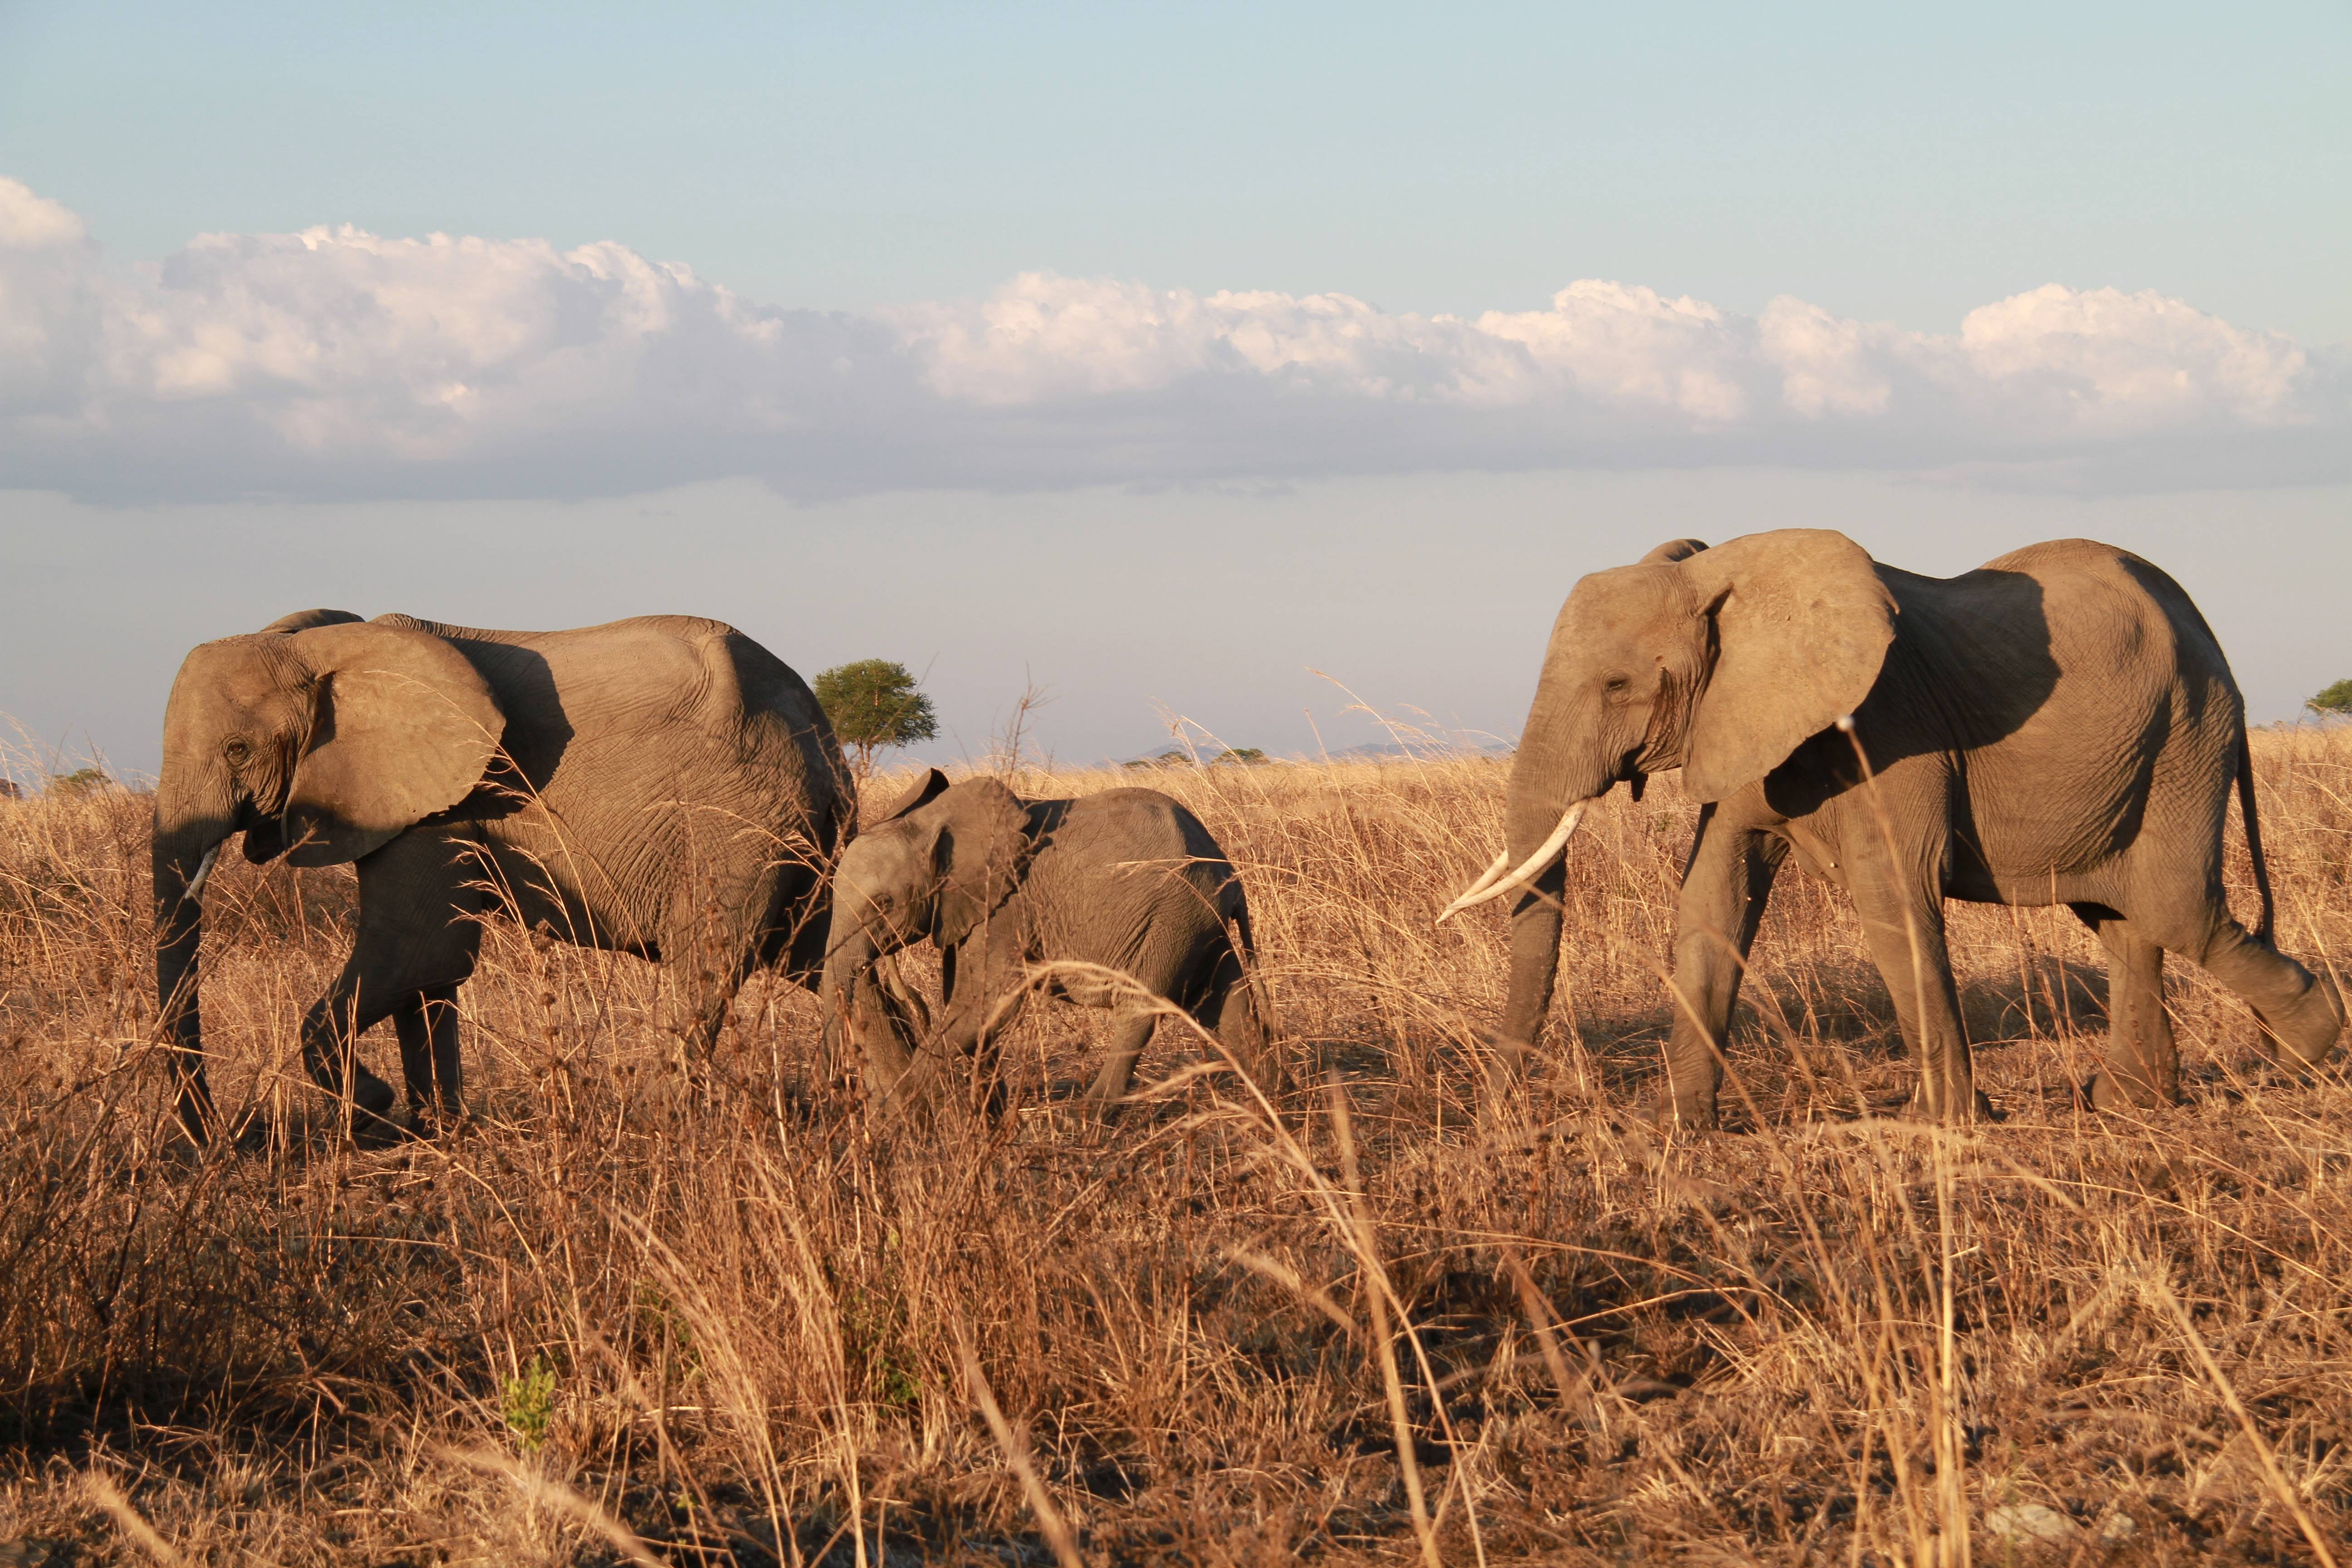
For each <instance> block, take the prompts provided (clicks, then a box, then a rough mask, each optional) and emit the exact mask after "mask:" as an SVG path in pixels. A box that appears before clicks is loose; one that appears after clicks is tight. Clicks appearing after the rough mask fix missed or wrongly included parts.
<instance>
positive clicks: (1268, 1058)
mask: <svg viewBox="0 0 2352 1568" xmlns="http://www.w3.org/2000/svg"><path fill="white" fill-rule="evenodd" d="M1192 1016H1193V1017H1195V1018H1197V1019H1199V1020H1200V1024H1201V1027H1202V1028H1204V1029H1207V1030H1209V1031H1211V1032H1212V1033H1213V1034H1214V1035H1215V1036H1216V1037H1217V1039H1218V1042H1219V1043H1220V1044H1222V1045H1223V1047H1225V1049H1226V1050H1227V1051H1228V1052H1230V1053H1231V1054H1232V1056H1233V1058H1234V1061H1235V1062H1236V1063H1238V1064H1239V1065H1240V1067H1241V1068H1242V1070H1243V1071H1244V1072H1246V1073H1248V1074H1249V1075H1250V1077H1251V1078H1252V1079H1255V1080H1256V1083H1257V1086H1258V1088H1259V1089H1260V1090H1262V1091H1263V1092H1264V1093H1265V1097H1266V1098H1267V1099H1269V1100H1280V1099H1281V1098H1282V1097H1283V1096H1284V1095H1285V1094H1286V1093H1287V1092H1288V1090H1289V1085H1288V1084H1287V1083H1286V1082H1285V1081H1283V1074H1282V1071H1281V1064H1280V1063H1279V1062H1278V1061H1276V1059H1275V1058H1274V1037H1273V1031H1272V1030H1271V1029H1269V1028H1268V1027H1267V1026H1266V1021H1265V1010H1264V1009H1263V1008H1261V1007H1260V1006H1259V1005H1258V994H1257V983H1256V981H1255V979H1254V978H1253V977H1252V976H1251V975H1250V973H1249V972H1248V970H1247V968H1246V967H1245V966H1244V964H1243V963H1242V957H1241V953H1240V952H1239V951H1238V950H1237V949H1236V948H1235V947H1234V943H1233V942H1232V941H1231V939H1227V940H1226V941H1225V942H1223V945H1222V946H1221V947H1220V948H1219V950H1218V952H1217V956H1216V964H1215V967H1214V968H1213V970H1212V971H1211V973H1210V977H1209V986H1208V992H1207V995H1206V996H1205V998H1204V999H1203V1000H1202V1004H1201V1005H1200V1006H1198V1007H1196V1008H1194V1009H1193V1011H1192Z"/></svg>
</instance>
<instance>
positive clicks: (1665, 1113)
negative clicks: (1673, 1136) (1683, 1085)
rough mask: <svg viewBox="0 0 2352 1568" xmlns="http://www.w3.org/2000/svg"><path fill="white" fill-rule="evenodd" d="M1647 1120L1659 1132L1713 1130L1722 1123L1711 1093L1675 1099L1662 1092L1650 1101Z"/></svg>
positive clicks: (1719, 1127) (1717, 1129)
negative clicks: (1702, 1096)
mask: <svg viewBox="0 0 2352 1568" xmlns="http://www.w3.org/2000/svg"><path fill="white" fill-rule="evenodd" d="M1649 1121H1650V1123H1651V1125H1652V1126H1654V1127H1655V1128H1657V1130H1658V1131H1661V1132H1672V1131H1683V1132H1714V1131H1719V1130H1720V1129H1721V1127H1722V1125H1723V1121H1722V1118H1721V1117H1720V1116H1719V1115H1718V1114H1717V1108H1716V1102H1715V1097H1714V1096H1713V1095H1708V1096H1706V1098H1705V1099H1699V1098H1696V1097H1692V1098H1689V1099H1685V1100H1677V1099H1675V1097H1674V1096H1673V1095H1672V1094H1662V1095H1660V1096H1658V1097H1657V1099H1656V1100H1653V1101H1651V1103H1650V1115H1649Z"/></svg>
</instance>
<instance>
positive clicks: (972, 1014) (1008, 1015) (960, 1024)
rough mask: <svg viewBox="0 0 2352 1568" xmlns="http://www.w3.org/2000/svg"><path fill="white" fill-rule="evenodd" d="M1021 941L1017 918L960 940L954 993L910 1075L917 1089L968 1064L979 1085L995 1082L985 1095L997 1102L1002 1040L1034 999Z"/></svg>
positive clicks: (926, 1087) (984, 1099) (988, 1101)
mask: <svg viewBox="0 0 2352 1568" xmlns="http://www.w3.org/2000/svg"><path fill="white" fill-rule="evenodd" d="M1021 969H1022V952H1021V944H1020V942H1018V940H1016V937H1015V934H1014V929H1013V922H1012V921H999V922H997V923H995V924H993V925H990V926H986V927H983V928H982V930H981V931H979V932H977V933H975V934H974V935H972V936H971V937H969V938H967V939H965V940H964V941H963V942H961V943H959V944H958V951H957V956H956V988H955V995H954V998H953V999H952V1000H951V1001H950V1002H948V1003H947V1004H946V1010H947V1016H946V1018H945V1020H944V1021H943V1022H942V1023H941V1024H940V1029H939V1032H938V1034H937V1035H936V1036H935V1037H934V1038H933V1040H932V1041H931V1043H930V1045H929V1047H928V1048H926V1049H925V1050H924V1052H923V1053H922V1055H921V1056H920V1057H919V1058H918V1059H917V1061H916V1064H915V1070H914V1071H913V1072H912V1073H910V1074H908V1079H906V1080H905V1081H906V1082H907V1083H908V1087H909V1088H911V1089H913V1090H914V1091H915V1092H917V1093H923V1092H927V1091H928V1090H929V1086H930V1083H931V1081H932V1080H933V1079H936V1078H939V1077H942V1076H944V1075H945V1072H946V1069H947V1068H948V1067H949V1065H950V1064H951V1063H956V1062H963V1063H965V1064H967V1066H968V1069H969V1071H970V1073H971V1079H972V1082H973V1086H974V1088H975V1089H978V1087H979V1085H980V1084H981V1083H982V1082H983V1081H987V1082H989V1083H990V1084H991V1086H992V1087H990V1088H989V1089H987V1090H986V1091H985V1092H984V1093H982V1094H980V1095H979V1096H978V1098H979V1100H981V1101H982V1103H985V1104H986V1105H988V1106H990V1107H992V1108H993V1107H994V1106H995V1105H996V1104H997V1103H998V1101H999V1100H1000V1099H1001V1093H1000V1091H999V1090H998V1089H997V1088H996V1087H994V1085H993V1080H994V1078H995V1069H996V1041H997V1038H998V1037H999V1036H1001V1035H1003V1033H1004V1031H1005V1030H1007V1029H1009V1028H1011V1027H1012V1026H1013V1021H1014V1020H1015V1019H1017V1018H1019V1017H1020V1016H1021V1010H1022V1008H1023V1006H1024V1005H1025V1004H1026V1003H1027V1001H1028V992H1027V989H1026V987H1025V986H1024V984H1023V977H1022V972H1021Z"/></svg>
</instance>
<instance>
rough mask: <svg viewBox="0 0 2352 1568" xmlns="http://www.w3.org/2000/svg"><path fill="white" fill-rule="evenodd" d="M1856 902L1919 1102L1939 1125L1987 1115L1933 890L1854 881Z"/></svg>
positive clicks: (1941, 905) (1937, 897)
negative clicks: (1915, 1070) (1913, 1067)
mask: <svg viewBox="0 0 2352 1568" xmlns="http://www.w3.org/2000/svg"><path fill="white" fill-rule="evenodd" d="M1856 880H1857V886H1856V887H1855V889H1854V904H1855V907H1856V909H1857V910H1859V912H1860V913H1861V915H1862V923H1863V929H1864V932H1865V933H1866V935H1867V938H1868V941H1869V942H1870V956H1871V959H1872V962H1874V963H1875V964H1876V965H1877V966H1878V973H1879V976H1880V978H1882V979H1883V980H1885V983H1886V989H1887V991H1888V993H1889V994H1892V996H1893V997H1894V999H1895V1023H1896V1025H1897V1026H1899V1027H1900V1028H1901V1030H1902V1032H1903V1041H1904V1044H1905V1045H1906V1047H1909V1049H1910V1051H1911V1055H1912V1059H1913V1060H1914V1061H1916V1062H1917V1063H1918V1064H1919V1088H1918V1090H1917V1095H1916V1104H1917V1105H1918V1107H1919V1109H1921V1110H1924V1111H1926V1112H1927V1115H1929V1116H1931V1117H1933V1118H1935V1119H1936V1120H1937V1121H1943V1122H1958V1121H1968V1120H1969V1119H1970V1118H1971V1117H1975V1116H1987V1117H1990V1114H1991V1110H1992V1107H1991V1106H1990V1103H1989V1102H1987V1101H1986V1100H1984V1098H1983V1097H1982V1096H1980V1095H1979V1094H1978V1093H1977V1091H1976V1076H1975V1067H1974V1064H1973V1063H1972V1062H1971V1061H1970V1059H1969V1040H1968V1035H1967V1032H1966V1031H1965V1030H1964V1029H1962V1028H1961V1026H1960V998H1959V993H1958V989H1957V988H1956V987H1955V986H1954V984H1953V983H1952V961H1951V955H1950V952H1949V951H1948V949H1947V948H1946V946H1945V944H1944V900H1943V898H1942V896H1941V895H1940V893H1939V892H1937V890H1936V889H1934V888H1932V887H1931V886H1927V885H1919V886H1912V887H1904V888H1888V887H1885V886H1884V885H1883V884H1881V885H1876V886H1873V885H1871V884H1869V883H1866V882H1864V881H1863V880H1862V879H1860V878H1857V879H1856Z"/></svg>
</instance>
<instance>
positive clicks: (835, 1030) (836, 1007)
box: [817, 897, 880, 1071]
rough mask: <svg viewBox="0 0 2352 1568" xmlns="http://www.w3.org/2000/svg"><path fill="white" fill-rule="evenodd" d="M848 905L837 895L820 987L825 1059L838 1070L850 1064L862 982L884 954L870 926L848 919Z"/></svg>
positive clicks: (819, 997) (831, 1066)
mask: <svg viewBox="0 0 2352 1568" xmlns="http://www.w3.org/2000/svg"><path fill="white" fill-rule="evenodd" d="M847 904H848V900H842V899H839V898H837V897H836V899H835V904H834V910H833V921H832V929H833V940H832V941H831V942H828V943H827V945H826V949H825V955H824V979H823V980H822V982H820V984H819V986H818V990H817V997H818V1000H819V1001H821V1002H822V1003H823V1004H824V1060H825V1061H826V1063H827V1064H829V1067H830V1068H831V1070H834V1071H839V1070H840V1069H841V1068H844V1067H845V1066H846V1065H847V1064H848V1060H849V1057H848V1051H849V1048H850V1045H851V1038H850V1037H851V1034H852V1030H853V1027H854V1026H853V1025H852V1023H851V1019H850V1012H851V1009H852V1008H853V1007H854V1006H855V1005H856V999H857V989H858V986H859V984H861V983H863V982H865V981H866V977H867V976H868V975H870V974H871V973H873V969H874V963H875V961H876V959H877V958H878V957H879V956H880V954H879V953H878V952H876V951H875V947H874V939H873V937H872V936H871V935H870V934H869V933H868V932H867V931H866V928H865V927H864V926H863V925H862V924H857V923H854V922H853V921H850V920H849V919H847V918H846V917H847V916H848V915H849V914H850V913H851V911H850V910H849V909H848V908H847V907H846V906H847Z"/></svg>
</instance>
